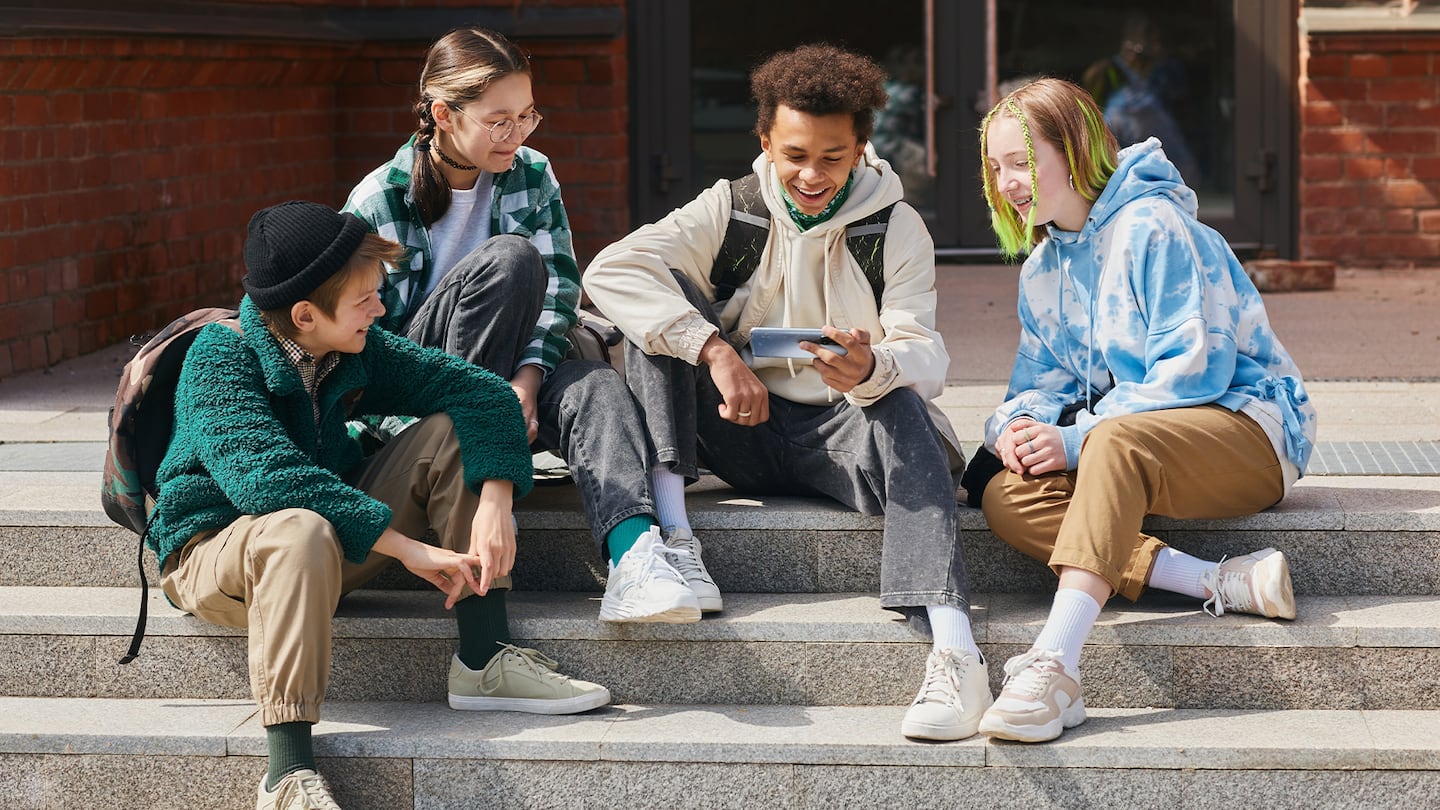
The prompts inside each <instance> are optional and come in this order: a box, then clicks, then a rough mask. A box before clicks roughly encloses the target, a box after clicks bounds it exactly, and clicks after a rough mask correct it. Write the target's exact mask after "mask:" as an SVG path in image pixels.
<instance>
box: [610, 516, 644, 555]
mask: <svg viewBox="0 0 1440 810" xmlns="http://www.w3.org/2000/svg"><path fill="white" fill-rule="evenodd" d="M653 528H655V519H654V518H652V517H650V516H649V515H636V516H635V517H628V518H625V519H624V520H622V521H620V522H619V523H616V524H615V528H613V529H611V530H610V533H609V534H607V535H605V548H606V549H607V550H609V552H610V562H612V563H615V564H616V565H619V564H620V558H621V557H624V556H625V552H627V551H629V550H630V547H631V546H633V545H635V541H636V540H639V539H640V535H642V534H644V533H645V532H648V531H650V530H651V529H653Z"/></svg>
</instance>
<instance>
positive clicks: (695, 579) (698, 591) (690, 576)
mask: <svg viewBox="0 0 1440 810" xmlns="http://www.w3.org/2000/svg"><path fill="white" fill-rule="evenodd" d="M665 547H666V548H668V549H669V552H668V553H667V554H666V556H667V558H668V559H669V561H670V564H671V565H672V566H674V567H675V570H676V571H679V572H680V576H682V577H684V578H685V584H686V585H688V586H690V590H691V591H694V592H695V599H696V600H697V601H698V602H699V603H700V612H701V613H718V612H719V611H721V610H724V609H725V602H724V599H722V598H721V596H720V588H719V587H718V586H717V585H716V584H715V580H714V579H711V577H710V572H709V571H707V570H705V561H704V560H702V559H700V540H699V539H698V538H697V537H695V533H694V532H692V531H690V530H689V529H676V530H675V532H674V533H673V534H671V535H670V536H669V537H667V538H665Z"/></svg>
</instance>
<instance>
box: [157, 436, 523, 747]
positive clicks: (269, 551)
mask: <svg viewBox="0 0 1440 810" xmlns="http://www.w3.org/2000/svg"><path fill="white" fill-rule="evenodd" d="M348 480H349V481H350V483H352V484H353V485H355V486H356V487H358V488H359V489H361V490H364V491H365V492H367V493H369V494H370V496H371V497H373V498H375V499H376V500H379V501H382V502H383V503H385V504H388V505H389V506H390V508H391V510H392V512H393V517H392V519H391V521H390V526H391V528H393V529H395V530H396V531H399V532H401V533H402V534H405V535H406V536H408V537H413V538H421V537H424V535H425V531H426V529H427V528H431V527H433V528H434V529H435V533H436V534H437V535H439V538H440V545H442V546H443V547H445V548H448V549H456V550H468V549H469V546H470V520H471V516H472V515H474V514H475V509H476V506H477V504H478V503H479V498H478V496H476V495H475V494H474V493H472V492H470V490H469V489H467V488H466V487H465V476H464V468H463V466H462V464H461V462H460V445H459V442H458V441H457V440H456V438H455V430H454V426H453V424H452V423H451V421H450V418H449V417H448V416H446V415H444V414H436V415H434V416H430V417H427V418H425V419H423V420H421V421H420V422H419V423H418V424H415V425H412V426H411V427H410V428H409V429H408V430H406V431H405V432H403V433H401V434H400V435H399V436H398V437H397V438H395V439H394V440H392V441H391V442H390V443H389V444H387V445H386V446H385V447H384V449H382V450H381V451H380V452H378V453H376V454H375V455H374V456H372V457H371V458H370V459H368V460H367V461H366V462H365V464H364V465H362V466H361V468H360V469H358V470H357V471H356V472H355V473H354V474H352V475H351V476H350V477H349V479H348ZM390 562H391V558H389V557H386V556H384V555H382V554H375V553H372V554H371V555H370V557H369V558H368V559H366V560H365V562H363V563H361V564H358V565H357V564H355V563H351V562H349V561H347V560H345V559H344V558H343V557H342V556H341V551H340V542H339V539H338V538H337V537H336V534H335V529H334V527H333V526H331V525H330V522H329V521H327V520H326V519H325V518H323V517H321V516H320V515H318V514H316V513H315V512H312V511H310V510H308V509H284V510H281V511H278V512H274V513H271V514H267V515H246V516H244V517H241V518H240V519H239V520H236V521H235V522H234V523H231V524H230V525H229V526H226V527H225V528H223V529H220V530H218V531H211V532H202V533H200V534H197V535H196V536H195V537H193V538H192V539H191V540H190V542H189V543H187V544H186V545H185V547H184V548H183V549H181V550H180V552H179V553H177V554H175V555H173V556H172V557H171V558H170V561H169V563H168V564H167V565H166V567H165V571H164V573H163V575H162V577H161V580H160V585H161V587H162V588H163V589H164V591H165V595H166V596H168V597H170V600H171V601H172V602H174V603H175V604H176V605H177V606H178V607H179V608H180V609H181V610H184V611H186V612H189V613H192V614H194V615H196V616H198V617H200V618H202V619H204V620H205V621H208V622H213V623H215V624H220V625H225V626H227V627H245V628H248V629H249V647H250V649H249V658H250V688H251V690H252V691H253V692H254V695H255V701H256V703H258V704H259V706H260V713H261V720H262V723H263V724H264V725H267V726H271V725H275V724H277V723H288V722H295V721H302V720H303V721H307V722H310V723H314V722H318V721H319V719H320V704H321V702H322V701H323V700H324V699H325V689H326V686H327V684H328V682H329V678H330V621H331V618H332V617H333V616H334V613H335V606H336V604H337V603H338V602H339V600H340V596H341V595H342V594H344V593H347V592H349V591H351V590H354V589H355V588H358V587H360V586H361V585H363V584H365V583H366V582H367V581H369V580H370V579H372V578H373V577H374V576H375V575H376V574H378V573H379V572H380V570H381V569H383V568H384V567H385V566H386V565H388V564H389V563H390ZM493 587H500V588H508V587H510V580H509V577H504V578H500V579H497V580H496V582H495V585H494V586H493ZM436 596H437V598H438V597H439V594H438V592H437V594H436Z"/></svg>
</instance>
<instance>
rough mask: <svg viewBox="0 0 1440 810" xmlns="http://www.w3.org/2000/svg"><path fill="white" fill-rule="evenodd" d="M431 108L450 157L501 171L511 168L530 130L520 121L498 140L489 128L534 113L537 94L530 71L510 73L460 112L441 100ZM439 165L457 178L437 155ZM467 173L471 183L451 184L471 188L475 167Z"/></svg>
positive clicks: (446, 152) (433, 103) (487, 88)
mask: <svg viewBox="0 0 1440 810" xmlns="http://www.w3.org/2000/svg"><path fill="white" fill-rule="evenodd" d="M430 111H431V114H432V115H433V116H434V118H435V127H436V129H438V130H439V131H440V132H443V133H444V135H443V136H441V137H443V139H444V140H443V141H442V142H441V144H440V148H441V149H443V150H444V151H445V154H446V155H447V156H448V157H450V158H452V159H453V160H455V161H456V162H457V163H463V164H466V165H471V166H475V167H477V169H483V170H485V171H487V172H490V173H492V174H498V173H500V172H503V171H508V170H509V169H510V166H511V165H512V164H513V163H514V161H515V150H517V149H519V148H520V144H522V143H524V142H525V138H526V137H527V136H528V134H529V133H526V132H524V131H523V129H524V128H523V127H521V126H519V125H518V124H517V125H516V126H515V128H514V131H512V132H511V133H510V135H509V137H507V138H506V139H505V140H503V141H500V142H499V143H496V142H494V141H492V140H490V130H489V129H487V127H490V126H493V125H495V124H501V123H502V122H504V121H505V120H506V119H507V118H509V119H516V120H518V119H519V118H520V116H522V115H529V114H531V113H533V112H535V96H534V94H533V93H531V88H530V76H529V74H526V73H511V74H509V75H507V76H502V77H501V78H498V79H495V80H494V81H492V82H490V84H489V85H488V86H487V87H486V88H485V92H484V93H482V94H481V95H480V97H479V98H477V99H475V100H474V101H470V102H466V103H465V104H463V105H461V106H460V109H459V110H458V111H457V110H455V109H452V108H451V107H449V106H447V105H446V104H445V103H444V102H443V101H438V100H437V101H434V102H432V103H431V110H430ZM482 124H483V125H484V126H481V125H482ZM436 165H437V166H439V167H440V169H441V171H442V172H445V174H446V177H447V178H450V179H452V181H453V180H454V179H455V178H453V177H451V173H453V172H454V169H453V168H452V167H449V166H445V165H443V164H441V163H439V161H438V157H437V163H436ZM447 169H448V170H450V171H446V170H447ZM467 174H469V175H470V176H469V177H468V179H469V181H470V185H466V184H464V183H463V182H461V183H459V184H458V185H457V184H456V183H455V182H452V183H451V186H452V187H456V188H469V187H470V186H471V185H474V170H472V171H471V172H469V173H467Z"/></svg>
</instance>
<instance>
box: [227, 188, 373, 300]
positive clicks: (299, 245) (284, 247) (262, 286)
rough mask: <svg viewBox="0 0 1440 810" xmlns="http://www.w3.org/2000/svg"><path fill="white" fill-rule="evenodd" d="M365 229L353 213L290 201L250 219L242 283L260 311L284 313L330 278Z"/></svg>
mask: <svg viewBox="0 0 1440 810" xmlns="http://www.w3.org/2000/svg"><path fill="white" fill-rule="evenodd" d="M369 232H370V229H369V228H368V227H366V225H365V222H364V220H362V219H360V218H359V217H357V216H355V215H354V214H350V213H344V214H337V213H336V212H335V211H334V210H332V209H330V208H328V207H326V206H323V205H320V204H319V203H312V202H305V201H303V200H291V201H290V202H284V203H280V204H279V205H272V206H270V207H269V208H262V209H260V210H259V211H256V212H255V215H254V216H252V217H250V233H249V234H248V235H247V236H246V237H245V269H246V270H247V271H248V272H247V273H246V274H245V278H244V279H242V280H241V283H243V284H244V285H245V292H247V293H249V294H250V300H252V301H254V302H255V306H257V307H259V308H261V309H283V308H285V307H289V306H292V305H294V304H295V303H296V302H297V301H301V300H303V299H304V298H305V296H307V295H309V294H310V293H312V292H314V291H315V288H316V287H319V286H320V285H321V284H324V283H325V281H326V279H328V278H330V277H331V276H333V275H335V274H336V273H338V272H339V271H340V268H342V267H344V266H345V263H346V262H348V261H350V257H351V256H353V255H355V250H356V249H357V248H359V247H360V242H361V241H362V240H363V239H364V238H365V234H367V233H369Z"/></svg>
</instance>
